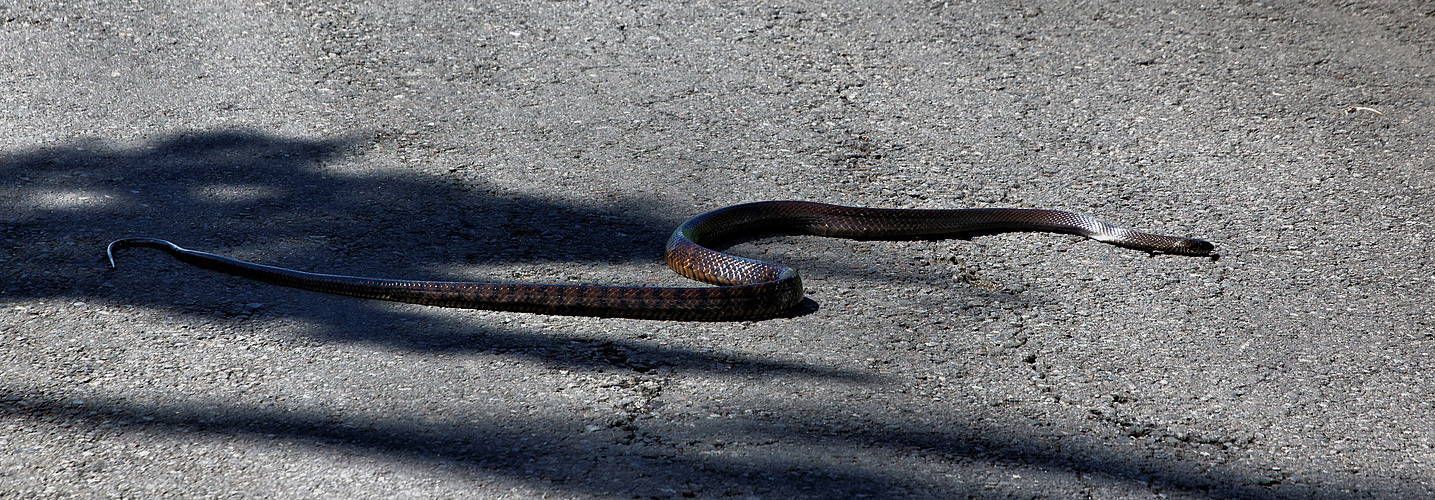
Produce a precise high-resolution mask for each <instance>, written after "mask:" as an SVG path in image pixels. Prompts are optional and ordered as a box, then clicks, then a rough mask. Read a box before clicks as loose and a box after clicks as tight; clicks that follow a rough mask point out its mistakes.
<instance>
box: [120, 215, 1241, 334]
mask: <svg viewBox="0 0 1435 500" xmlns="http://www.w3.org/2000/svg"><path fill="white" fill-rule="evenodd" d="M1007 231H1045V232H1057V233H1070V234H1078V235H1082V236H1086V237H1088V238H1091V239H1094V240H1098V241H1103V242H1106V243H1111V244H1115V245H1119V246H1123V247H1128V248H1133V249H1137V250H1145V251H1148V252H1153V253H1170V254H1180V255H1193V256H1202V255H1208V254H1210V253H1211V252H1212V251H1213V250H1214V249H1215V246H1214V245H1212V244H1210V243H1208V242H1205V241H1202V240H1196V239H1189V238H1178V237H1174V236H1161V235H1155V234H1147V233H1141V232H1137V231H1132V230H1130V229H1126V228H1123V227H1119V226H1113V225H1111V224H1107V223H1105V222H1101V221H1099V220H1096V219H1094V218H1091V217H1088V216H1085V215H1081V214H1075V213H1071V212H1062V211H1056V210H1035V209H1014V208H978V209H955V210H905V209H882V208H859V207H844V206H837V205H828V204H823V203H812V202H802V201H764V202H757V203H749V204H745V205H734V206H730V207H726V208H722V209H718V210H715V211H712V212H708V213H705V214H702V215H699V216H697V217H694V218H693V219H692V220H689V221H687V222H686V223H684V224H683V225H682V226H681V227H679V228H678V230H677V231H675V232H674V233H673V236H672V237H671V238H669V239H668V245H667V250H666V252H665V253H664V255H665V257H666V260H667V262H668V266H669V267H671V268H672V269H673V270H674V271H677V272H678V274H681V275H683V276H686V277H688V278H692V279H695V280H698V281H702V282H706V283H711V284H714V285H719V286H717V287H705V288H679V287H628V286H601V285H552V284H528V283H473V282H450V281H407V280H388V279H375V278H359V277H350V276H333V275H326V274H314V273H307V272H303V271H295V270H292V269H284V268H280V267H273V266H266V265H261V264H254V263H250V262H244V261H240V260H235V259H230V258H228V257H221V256H219V255H214V254H210V253H205V252H198V251H194V250H188V249H185V248H181V247H179V246H178V245H175V244H173V243H170V242H168V241H165V240H161V239H155V238H126V239H121V240H116V241H114V242H112V243H110V245H109V247H108V248H106V255H107V256H108V257H109V259H110V267H111V268H113V267H114V266H115V260H114V251H115V250H117V249H123V248H129V247H150V248H158V249H160V250H164V251H165V252H168V253H169V254H170V255H172V256H173V257H174V258H176V259H178V260H180V261H182V262H185V263H189V264H192V265H195V266H199V267H203V268H208V269H213V270H216V271H222V272H225V273H229V274H233V275H236V276H242V277H245V278H251V279H255V280H259V281H264V282H267V283H272V284H275V285H282V286H288V287H294V288H301V289H304V290H312V291H316V292H324V293H332V294H339V295H351V296H355V297H363V298H369V299H383V300H393V301H398V302H411V303H416V304H426V305H433V306H442V307H462V308H470V309H490V310H503V311H523V312H532V313H542V314H566V315H578V316H607V317H628V318H646V319H669V320H709V321H722V320H747V319H763V318H770V317H773V316H777V315H781V314H783V313H785V312H788V311H790V310H792V309H794V308H796V307H797V305H798V304H799V303H800V302H801V301H802V280H801V278H799V277H798V274H797V270H795V269H792V268H790V267H787V266H784V265H782V264H776V263H772V262H764V261H760V260H754V259H746V258H742V257H737V256H733V255H728V254H725V253H721V252H718V251H714V250H710V249H708V248H706V247H705V246H703V245H711V244H714V243H717V242H724V241H733V240H737V239H741V238H743V237H752V236H754V235H770V234H791V235H815V236H831V237H837V238H849V239H858V240H911V239H936V238H944V237H955V236H963V235H972V234H985V233H994V232H1007Z"/></svg>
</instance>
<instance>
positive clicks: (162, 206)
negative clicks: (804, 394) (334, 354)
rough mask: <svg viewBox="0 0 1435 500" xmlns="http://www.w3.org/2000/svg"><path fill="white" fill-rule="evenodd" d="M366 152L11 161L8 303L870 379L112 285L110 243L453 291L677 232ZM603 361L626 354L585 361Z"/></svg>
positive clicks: (144, 262)
mask: <svg viewBox="0 0 1435 500" xmlns="http://www.w3.org/2000/svg"><path fill="white" fill-rule="evenodd" d="M373 140H374V139H372V138H369V137H363V136H357V135H356V136H351V137H345V138H340V139H333V140H323V141H310V140H301V139H285V138H276V137H271V136H266V135H263V134H259V133H254V132H246V131H224V132H204V133H190V134H180V135H177V136H175V137H171V138H166V139H163V140H160V141H156V142H154V143H153V144H150V145H144V146H141V147H136V148H133V149H123V150H112V149H108V148H107V146H106V145H104V144H101V143H98V142H93V141H89V142H81V143H76V144H67V145H61V146H53V147H48V148H43V149H39V150H35V151H28V152H21V153H10V154H7V155H5V156H4V157H3V158H0V176H5V179H6V184H8V186H6V187H5V188H4V192H5V193H6V194H5V198H4V202H5V205H8V207H6V209H7V217H6V219H7V220H6V221H5V225H4V226H3V229H0V236H3V238H4V241H5V243H6V244H7V246H8V252H7V254H8V255H6V257H5V261H6V267H5V269H4V272H5V273H6V274H7V275H8V276H6V280H5V283H6V284H7V285H6V286H5V288H4V289H3V290H0V301H10V300H17V299H26V298H53V297H68V298H73V299H76V300H103V301H107V302H110V303H115V304H135V305H140V304H142V305H145V306H147V307H153V308H168V309H173V310H177V311H179V312H183V313H186V314H197V315H211V316H217V317H234V316H241V317H248V316H252V315H253V314H255V313H256V309H259V310H260V311H262V312H263V313H264V314H268V315H273V316H283V317H301V318H306V319H309V320H312V322H313V323H314V324H316V325H319V326H320V329H319V331H316V332H314V335H317V336H319V337H321V338H326V339H330V340H340V341H363V342H377V343H388V344H394V345H396V346H397V347H400V348H406V349H417V350H446V351H454V350H467V351H501V352H505V353H511V354H514V355H519V356H529V357H537V358H545V359H544V360H545V361H547V362H550V363H554V364H559V365H571V366H576V367H587V368H592V367H601V366H621V367H627V368H634V367H636V368H635V369H638V370H640V371H642V370H646V369H651V368H653V367H670V368H673V369H675V370H679V371H682V370H699V371H702V370H710V369H713V368H712V367H715V366H720V367H726V369H732V368H734V367H736V368H737V369H739V370H742V371H746V370H751V371H755V372H779V373H782V372H786V373H793V374H805V375H808V376H816V377H838V378H844V379H852V380H858V379H867V378H869V375H867V374H864V373H859V372H853V371H846V370H839V369H833V368H829V367H820V366H806V365H797V364H793V363H781V362H775V361H770V360H764V359H760V358H755V357H750V356H742V355H714V354H702V353H695V352H690V351H685V350H679V349H666V348H662V347H657V346H653V345H650V344H647V343H642V342H635V341H631V340H622V339H611V340H598V339H591V338H583V337H574V336H564V335H561V334H558V335H555V334H552V333H547V332H541V331H538V330H537V329H533V328H526V327H509V326H496V325H493V324H488V325H483V326H480V327H478V328H475V327H474V325H472V324H465V325H457V324H452V323H449V324H443V325H436V326H434V327H432V328H427V329H424V330H422V331H420V332H416V333H415V334H414V335H412V336H408V337H404V336H395V335H394V332H393V331H392V330H391V329H389V328H384V327H382V326H376V325H387V324H391V323H393V318H394V316H396V315H397V314H396V313H395V312H394V311H392V310H390V309H387V308H386V307H387V306H386V305H384V304H380V303H376V302H374V301H365V300H357V299H349V298H344V297H334V296H325V295H323V294H316V293H311V292H304V291H296V290H292V289H283V288H279V287H274V286H272V285H264V284H261V283H253V282H247V280H244V279H242V278H235V277H231V276H227V275H223V274H218V273H213V272H210V271H205V270H201V269H195V268H191V267H189V266H186V265H184V264H181V263H177V262H173V261H172V260H170V259H169V258H168V257H167V256H164V255H163V254H160V253H158V252H144V251H136V250H130V251H127V252H125V253H124V254H123V255H119V256H117V257H118V259H119V260H120V261H121V262H120V265H121V268H120V269H118V270H110V269H108V268H107V262H106V261H104V259H103V250H102V249H103V248H104V245H105V244H107V243H108V241H109V240H113V239H116V238H121V237H130V236H154V237H162V238H165V239H169V240H172V241H175V242H177V243H179V244H181V245H184V246H187V247H191V248H196V249H208V250H216V249H232V250H224V252H226V253H230V254H231V255H233V256H236V257H239V258H246V257H247V258H249V259H252V260H256V261H261V262H264V263H267V264H272V265H279V266H285V267H291V268H297V269H306V270H314V271H318V272H325V273H332V274H349V275H360V276H363V275H374V274H375V272H374V270H376V269H378V270H382V275H381V276H380V277H394V278H404V279H435V280H442V279H463V278H460V277H456V276H452V275H447V276H446V275H442V274H437V273H435V271H434V269H435V268H440V267H442V266H444V265H448V264H452V263H460V262H461V263H473V264H475V265H478V266H483V265H494V264H504V263H533V264H534V265H539V266H542V265H546V264H554V263H572V262H588V263H599V264H604V263H632V262H645V261H646V262H653V263H655V264H657V263H658V262H659V261H660V255H659V253H660V251H661V249H662V247H663V245H664V243H665V242H666V239H667V236H668V234H670V232H671V231H672V229H671V228H672V227H676V225H677V224H678V223H679V222H681V221H679V222H673V221H672V220H669V219H667V218H664V217H659V216H656V215H654V214H658V213H665V211H664V210H662V209H660V208H657V207H651V206H644V205H641V204H637V203H615V204H614V205H612V206H608V207H603V208H592V207H581V206H575V205H570V204H563V203H558V202H552V201H544V200H535V199H531V198H518V197H508V196H502V195H495V194H494V193H493V192H486V193H473V192H471V189H460V188H456V187H454V186H450V185H446V183H445V182H443V181H442V180H439V179H432V178H420V177H417V176H413V177H409V176H399V175H394V174H391V173H373V172H368V171H360V170H359V169H358V167H355V166H353V165H351V164H346V163H345V162H344V158H346V157H347V156H351V155H354V154H356V153H362V151H363V149H364V148H365V147H367V146H369V145H370V143H371V142H372V141H373ZM466 188H468V187H467V186H466ZM479 189H482V187H479ZM216 251H218V250H216ZM496 281H502V280H496ZM510 281H511V280H510ZM695 286H702V285H698V284H695ZM261 308H262V309H261ZM595 347H597V348H601V349H605V350H607V351H610V352H615V353H625V354H623V355H621V356H618V355H614V356H607V357H601V356H600V357H593V356H588V355H584V354H579V353H582V352H584V351H587V350H590V349H594V348H595ZM614 363H617V364H616V365H614Z"/></svg>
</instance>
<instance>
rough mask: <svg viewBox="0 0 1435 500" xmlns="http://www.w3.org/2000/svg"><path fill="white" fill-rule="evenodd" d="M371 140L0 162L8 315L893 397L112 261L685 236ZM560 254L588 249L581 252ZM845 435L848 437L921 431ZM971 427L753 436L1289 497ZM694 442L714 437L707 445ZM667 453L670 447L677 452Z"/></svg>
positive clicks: (362, 258)
mask: <svg viewBox="0 0 1435 500" xmlns="http://www.w3.org/2000/svg"><path fill="white" fill-rule="evenodd" d="M371 140H372V138H370V137H366V136H363V135H355V136H350V137H343V138H338V139H333V140H319V141H315V140H302V139H286V138H278V137H273V136H268V135H265V134H262V133H257V132H250V131H221V132H199V133H189V134H179V135H176V136H173V137H168V138H164V139H161V140H158V141H155V142H154V143H152V144H148V145H142V146H138V147H134V148H129V149H110V148H109V147H108V146H107V145H105V144H102V143H98V142H80V143H73V144H65V145H57V146H53V147H47V148H42V149H37V150H33V151H25V152H18V153H6V154H4V156H3V157H0V204H3V209H4V210H5V212H4V217H5V219H4V221H3V226H0V238H3V242H4V245H5V246H4V252H5V253H4V254H3V260H4V262H3V264H4V267H3V273H4V285H3V286H4V288H3V289H0V303H3V302H13V301H17V300H30V299H56V298H63V299H65V300H72V299H73V300H95V301H106V302H113V303H133V304H142V305H144V306H146V307H152V308H159V309H166V308H167V309H173V310H177V311H180V312H183V313H184V314H192V315H206V314H209V315H218V316H235V315H247V314H253V308H252V307H250V305H252V304H265V305H264V306H263V308H264V309H266V310H267V314H273V315H279V316H293V317H301V318H304V319H307V320H310V321H311V322H312V323H314V324H317V325H322V326H323V328H325V329H326V330H325V331H323V332H319V333H318V334H317V335H319V336H321V337H322V338H324V339H325V340H333V341H350V342H383V343H387V344H391V345H395V346H397V347H399V348H402V349H415V350H426V351H466V352H472V351H485V352H501V353H504V354H509V355H514V356H528V357H533V358H537V359H541V360H543V361H544V362H546V363H551V364H554V365H559V366H570V367H578V368H587V369H596V368H611V369H620V370H632V371H636V372H646V371H649V370H653V369H656V368H664V367H666V368H671V369H673V370H677V371H692V372H700V373H709V372H725V373H731V371H737V372H748V373H754V374H758V373H760V374H766V375H771V374H787V375H796V376H801V377H811V378H818V379H826V380H835V381H844V382H857V383H869V384H878V383H882V380H881V379H880V377H876V376H873V375H870V374H868V373H863V372H855V371H848V370H842V369H835V368H828V367H821V366H812V365H807V364H801V363H792V362H781V361H773V360H767V359H761V358H758V357H749V356H722V355H715V354H703V353H697V352H691V351H687V350H682V349H669V348H663V347H659V346H655V345H652V344H650V343H645V342H638V341H632V340H615V339H595V338H584V337H581V336H574V335H565V334H561V333H553V332H545V331H542V330H541V329H536V328H525V327H512V326H502V327H501V326H495V325H491V324H490V325H484V326H480V327H475V326H472V325H455V324H450V325H446V326H444V327H443V328H438V329H434V330H432V331H430V332H429V333H427V334H425V335H423V336H420V337H419V338H395V337H394V335H393V334H392V332H391V331H389V330H388V329H387V328H386V327H385V326H384V325H386V324H388V323H389V322H391V321H392V319H391V318H392V316H393V315H394V313H393V312H392V311H390V310H387V309H384V308H380V307H377V306H375V305H374V304H373V303H372V302H369V301H362V300H355V299H348V298H334V297H330V296H324V295H321V294H315V293H309V292H300V291H294V290H288V289H280V288H278V287H272V286H267V285H262V284H254V283H252V282H248V281H247V280H243V279H241V278H233V277H227V276H224V275H220V274H217V273H212V272H208V271H203V270H198V269H193V268H189V267H188V266H185V265H183V264H179V263H175V262H172V261H170V260H169V259H168V258H167V257H166V256H163V255H161V254H159V253H157V252H155V253H151V255H149V256H148V257H142V256H140V255H126V256H124V257H123V258H124V259H125V260H126V263H125V264H123V265H124V266H126V267H131V268H134V269H146V271H145V272H134V273H128V274H126V273H111V272H109V271H108V270H107V265H106V262H105V261H104V252H103V248H104V245H105V244H106V243H108V242H109V241H110V240H112V239H114V238H117V237H125V236H156V237H164V238H166V239H170V240H172V241H175V242H176V243H179V244H180V245H183V246H186V247H190V248H195V249H203V250H214V249H234V252H235V253H233V254H231V255H232V256H234V257H237V258H251V259H254V260H263V261H264V262H265V263H267V264H272V265H279V266H284V267H291V268H297V269H306V270H315V271H321V272H328V273H335V274H352V275H369V274H371V273H369V272H368V270H372V269H384V270H385V273H386V274H392V275H394V276H396V277H405V278H409V279H445V278H451V277H446V276H435V275H434V272H433V265H434V263H451V262H472V263H475V264H477V265H483V264H505V263H517V262H538V263H543V262H551V263H564V262H595V263H631V262H643V261H653V262H656V261H657V255H656V254H657V249H661V248H662V245H663V243H664V241H665V240H666V238H667V236H668V234H669V232H670V231H671V230H672V228H673V227H675V226H676V224H677V223H680V222H681V221H680V220H674V219H672V218H671V217H670V216H669V215H666V214H668V213H669V211H666V210H664V207H657V206H649V205H646V204H644V203H642V202H618V203H614V204H613V205H611V206H608V207H603V208H593V207H582V206H575V205H569V204H563V203H558V202H552V201H543V200H536V199H531V198H524V197H514V196H508V195H505V194H504V193H501V192H499V191H497V190H492V189H487V188H486V187H483V186H477V187H473V188H476V189H478V190H479V192H473V191H470V190H467V188H465V187H457V186H451V185H445V183H444V182H442V181H440V180H436V179H420V178H412V177H397V176H394V175H391V174H382V173H377V174H376V173H373V172H367V171H363V170H360V168H359V167H358V166H355V165H350V164H346V163H345V162H344V161H343V160H344V159H345V158H346V157H350V156H354V155H359V154H362V151H363V149H364V148H365V147H367V146H368V145H369V143H370V141H371ZM554 228H562V229H561V230H555V229H554ZM565 234H585V235H589V236H585V237H583V238H581V241H575V239H572V238H570V237H567V236H565ZM395 241H402V242H404V243H399V244H395ZM373 248H386V249H392V250H390V251H387V252H380V251H374V250H371V249H373ZM256 255H257V256H262V259H259V258H255V257H254V256H256ZM809 307H811V306H810V305H809ZM0 390H3V391H6V394H4V398H3V399H0V414H3V415H16V416H28V417H32V418H45V419H58V420H64V421H72V422H85V423H87V424H89V425H120V426H130V427H148V428H154V429H159V430H166V431H173V432H178V431H179V430H180V429H200V430H203V431H205V432H213V433H218V434H228V435H243V436H248V437H249V438H251V439H278V440H290V441H303V442H309V443H315V444H319V445H323V446H327V447H336V448H344V449H348V450H352V451H355V452H360V453H371V454H385V455H396V456H404V457H408V458H411V459H417V460H421V461H427V462H433V463H443V464H446V465H450V466H453V467H456V468H458V469H464V468H469V469H471V470H473V471H479V470H485V471H489V470H497V471H501V472H503V473H506V474H510V475H513V476H516V477H532V478H536V479H539V480H542V481H546V482H550V483H552V484H554V485H557V486H558V487H560V488H563V489H566V490H569V491H574V492H581V493H589V494H599V493H603V492H605V491H606V488H607V486H604V485H610V484H620V485H626V486H625V488H627V491H630V492H638V493H641V494H645V495H650V496H662V495H663V493H662V492H663V491H664V488H665V487H666V486H669V485H672V484H722V485H730V487H731V488H732V489H733V491H735V492H736V493H751V494H763V495H770V494H777V495H788V496H796V497H805V498H809V497H810V498H849V497H852V496H854V495H858V494H868V495H874V496H878V497H884V496H893V495H901V494H903V492H906V493H912V492H913V488H917V487H918V486H914V484H913V481H920V478H918V477H915V476H914V475H913V474H914V472H912V471H900V470H896V469H897V468H891V467H885V468H882V469H874V468H864V467H861V466H857V465H849V466H839V465H834V464H831V463H824V462H817V461H815V460H812V459H810V458H808V457H803V456H786V457H781V458H776V459H771V460H768V461H752V460H744V459H743V458H741V457H733V456H724V455H721V454H702V453H696V452H678V451H671V452H666V453H663V454H659V455H653V454H651V453H650V452H643V451H638V450H636V449H632V448H623V447H614V446H610V445H603V444H599V443H592V442H587V441H583V440H581V439H575V438H573V437H572V436H571V435H569V434H565V433H563V431H561V430H551V431H543V432H546V434H540V435H539V439H536V440H535V439H530V436H532V435H533V432H534V429H566V428H568V427H571V426H572V424H573V423H572V422H533V423H531V425H530V426H528V430H525V431H521V432H520V431H514V430H510V429H505V428H503V426H501V425H499V424H498V423H497V422H488V423H478V424H473V425H464V426H460V425H419V424H409V423H405V422H402V421H378V420H375V421H368V422H363V423H361V425H357V426H356V425H353V423H352V422H347V423H343V422H335V421H333V420H332V419H331V418H328V417H324V416H321V415H304V414H302V413H297V412H284V411H275V410H269V409H255V408H242V407H232V406H224V405H221V406H222V408H221V409H220V411H214V410H213V409H206V408H200V407H198V406H192V407H191V406H185V405H178V406H146V405H141V404H135V403H132V402H129V401H125V400H122V399H110V400H104V399H94V398H90V399H89V400H87V402H85V403H84V404H82V405H74V404H71V403H69V402H65V401H62V400H60V399H55V398H51V397H49V396H45V395H39V394H26V393H23V391H20V392H19V393H17V391H16V390H15V389H13V388H11V387H0ZM837 420H838V421H839V423H842V424H843V425H844V426H847V427H851V428H863V427H886V426H896V427H895V428H899V429H910V428H925V427H927V426H925V425H923V424H920V423H909V422H879V423H878V424H879V425H877V426H873V425H872V423H870V422H867V423H863V422H855V421H850V419H837ZM882 424H887V425H882ZM969 429H970V430H964V431H940V430H933V431H928V432H916V431H892V432H875V431H842V432H835V433H834V432H827V431H824V430H822V429H814V428H811V426H810V425H809V424H808V423H806V422H803V421H802V420H801V419H799V418H798V417H796V416H790V415H789V416H781V415H780V416H778V417H775V418H773V419H771V420H770V421H763V422H759V423H758V424H757V427H755V428H752V429H748V430H747V432H749V433H751V434H754V435H769V436H773V437H774V438H776V439H781V440H787V441H799V442H804V443H806V444H809V445H814V446H833V447H841V446H858V447H870V448H881V449H886V450H898V451H900V450H917V451H919V452H922V453H937V454H948V455H953V456H956V457H960V459H962V460H970V461H974V462H981V463H1004V462H1005V463H1010V462H1019V463H1024V464H1029V465H1032V466H1036V467H1042V468H1050V469H1054V470H1060V471H1071V472H1072V473H1073V474H1094V475H1100V476H1104V477H1108V478H1111V479H1113V480H1116V481H1120V482H1125V483H1132V484H1136V483H1141V484H1146V483H1148V482H1151V481H1153V480H1152V479H1151V478H1152V477H1155V478H1156V479H1155V481H1159V482H1160V484H1162V485H1163V487H1164V488H1166V489H1169V490H1174V491H1180V492H1182V493H1185V494H1190V495H1196V496H1208V497H1211V498H1233V497H1239V498H1273V499H1274V498H1294V497H1295V495H1287V494H1285V493H1282V492H1280V491H1275V490H1272V489H1269V488H1266V487H1263V486H1252V485H1255V484H1259V481H1258V480H1257V479H1254V478H1253V476H1252V475H1251V474H1246V473H1242V472H1240V471H1236V470H1233V469H1229V468H1228V469H1213V470H1203V467H1202V466H1201V465H1200V464H1195V463H1188V462H1181V461H1176V460H1158V459H1134V458H1131V457H1124V456H1119V455H1117V454H1114V453H1112V452H1110V451H1106V450H1102V449H1098V448H1092V447H1086V448H1080V449H1077V450H1075V451H1073V450H1071V449H1068V448H1062V447H1058V446H1056V445H1054V444H1052V443H1048V442H1044V441H1041V440H1038V439H1034V438H1029V437H1028V438H1023V437H1014V438H1005V439H992V438H990V437H989V436H993V435H996V436H1000V435H1004V434H1003V433H1001V432H996V431H998V430H999V429H995V428H983V427H980V426H973V427H970V428H969ZM696 432H698V433H707V434H718V433H720V432H721V431H719V430H715V429H708V428H705V427H704V426H703V425H698V426H697V431H696ZM1008 434H1009V433H1008ZM269 435H273V436H276V437H272V438H270V437H267V436H269ZM656 438H658V439H660V440H666V442H668V443H676V442H678V441H679V440H680V438H679V437H677V436H656ZM666 449H671V450H676V449H677V448H675V447H669V448H666ZM709 451H711V450H709ZM605 460H607V461H612V460H618V461H627V462H629V463H631V464H632V465H633V466H632V467H626V468H615V467H604V468H601V470H602V471H606V473H607V474H609V476H604V477H593V476H592V475H591V474H593V473H592V472H587V471H589V470H590V469H592V466H593V464H594V463H596V462H600V461H605ZM535 462H538V463H539V465H540V466H537V467H536V466H535ZM544 464H546V465H544ZM920 487H922V488H926V491H930V492H931V493H930V494H931V495H933V496H953V497H955V496H971V497H987V496H1007V495H1011V494H1017V493H1016V492H1015V491H1008V490H1002V489H1000V488H995V489H994V488H989V487H985V486H980V485H977V486H952V485H940V484H926V485H925V486H920ZM723 494H726V493H723ZM1326 494H1327V495H1328V496H1339V494H1338V493H1337V492H1326ZM1301 496H1304V495H1301Z"/></svg>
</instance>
